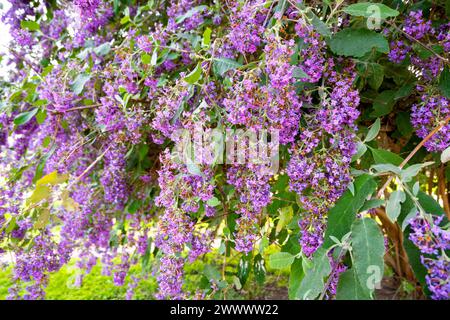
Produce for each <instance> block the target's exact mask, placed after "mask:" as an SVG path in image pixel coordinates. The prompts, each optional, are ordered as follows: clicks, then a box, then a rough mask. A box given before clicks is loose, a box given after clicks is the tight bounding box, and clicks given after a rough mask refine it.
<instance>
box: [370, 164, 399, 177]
mask: <svg viewBox="0 0 450 320" xmlns="http://www.w3.org/2000/svg"><path fill="white" fill-rule="evenodd" d="M370 168H371V169H373V170H375V171H377V172H378V173H385V172H392V173H395V174H396V175H400V174H401V172H402V169H400V168H399V167H397V166H396V165H393V164H391V163H380V164H374V165H372V166H371V167H370Z"/></svg>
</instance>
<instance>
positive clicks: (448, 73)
mask: <svg viewBox="0 0 450 320" xmlns="http://www.w3.org/2000/svg"><path fill="white" fill-rule="evenodd" d="M439 89H440V90H441V92H442V94H443V95H444V96H446V97H447V98H450V70H449V68H448V67H445V69H444V70H443V71H442V72H441V75H440V77H439Z"/></svg>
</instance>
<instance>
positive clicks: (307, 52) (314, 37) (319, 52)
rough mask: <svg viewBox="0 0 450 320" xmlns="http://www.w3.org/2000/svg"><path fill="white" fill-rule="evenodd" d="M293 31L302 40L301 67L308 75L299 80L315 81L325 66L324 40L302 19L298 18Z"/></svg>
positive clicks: (320, 75)
mask: <svg viewBox="0 0 450 320" xmlns="http://www.w3.org/2000/svg"><path fill="white" fill-rule="evenodd" d="M295 32H296V33H297V35H298V36H299V37H300V39H302V41H303V45H302V50H301V52H300V59H301V60H302V61H301V69H302V70H303V72H305V73H306V74H307V75H308V77H305V78H301V79H300V81H305V82H317V81H319V79H320V78H322V74H323V71H324V67H325V57H324V56H325V54H324V50H325V42H324V41H323V40H322V39H321V37H320V34H318V33H317V32H315V31H314V28H313V27H312V26H310V25H308V24H306V23H305V21H304V20H303V19H299V21H298V22H297V24H296V25H295Z"/></svg>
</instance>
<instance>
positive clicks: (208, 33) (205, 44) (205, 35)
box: [202, 28, 212, 48]
mask: <svg viewBox="0 0 450 320" xmlns="http://www.w3.org/2000/svg"><path fill="white" fill-rule="evenodd" d="M211 32H212V30H211V29H210V28H206V29H205V31H204V32H203V40H202V47H205V48H207V47H209V45H210V44H211Z"/></svg>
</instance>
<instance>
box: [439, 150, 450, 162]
mask: <svg viewBox="0 0 450 320" xmlns="http://www.w3.org/2000/svg"><path fill="white" fill-rule="evenodd" d="M449 161H450V147H448V148H447V149H445V150H444V151H442V153H441V162H442V163H446V162H449Z"/></svg>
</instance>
